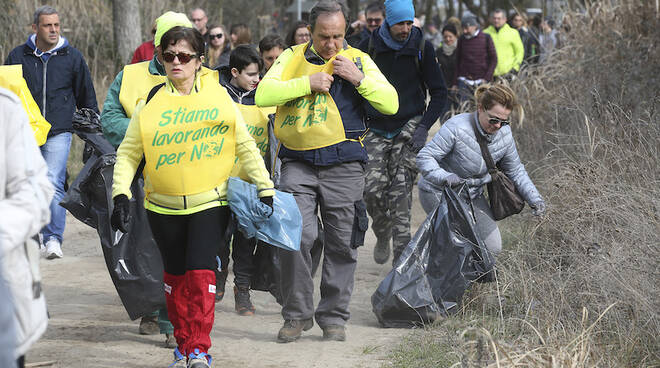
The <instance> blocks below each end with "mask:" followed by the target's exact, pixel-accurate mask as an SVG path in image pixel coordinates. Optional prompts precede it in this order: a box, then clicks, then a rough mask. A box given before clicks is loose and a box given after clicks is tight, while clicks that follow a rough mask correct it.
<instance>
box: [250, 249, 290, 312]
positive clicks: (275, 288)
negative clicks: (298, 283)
mask: <svg viewBox="0 0 660 368" xmlns="http://www.w3.org/2000/svg"><path fill="white" fill-rule="evenodd" d="M253 262H254V263H253V264H254V271H255V272H253V274H252V277H251V279H250V288H251V289H252V290H260V291H268V292H270V294H271V295H272V296H273V297H274V298H275V300H276V301H277V304H279V305H282V303H283V298H282V291H281V290H280V286H279V285H280V259H279V257H278V255H277V248H276V247H274V246H272V245H268V244H265V243H262V242H261V241H258V242H257V248H256V249H255V252H254V258H253Z"/></svg>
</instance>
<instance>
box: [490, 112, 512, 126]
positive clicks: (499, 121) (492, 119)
mask: <svg viewBox="0 0 660 368" xmlns="http://www.w3.org/2000/svg"><path fill="white" fill-rule="evenodd" d="M510 122H511V121H510V120H509V119H504V120H502V119H500V118H496V117H492V116H490V115H488V123H489V124H492V125H495V124H501V125H502V126H505V125H509V123H510Z"/></svg>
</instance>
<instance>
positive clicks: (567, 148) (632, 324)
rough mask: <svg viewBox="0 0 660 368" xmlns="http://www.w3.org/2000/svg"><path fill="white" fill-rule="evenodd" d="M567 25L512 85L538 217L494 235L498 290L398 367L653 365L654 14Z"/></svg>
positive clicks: (613, 15) (478, 293)
mask: <svg viewBox="0 0 660 368" xmlns="http://www.w3.org/2000/svg"><path fill="white" fill-rule="evenodd" d="M567 16H568V17H569V19H570V25H571V31H570V32H569V33H568V34H566V35H565V37H566V38H565V45H566V46H565V47H564V48H562V49H560V50H558V51H557V52H556V53H555V54H553V55H552V56H551V58H550V60H549V62H548V64H547V65H544V66H540V67H536V68H530V69H527V70H526V71H525V72H524V73H523V75H522V78H521V79H519V80H516V81H514V82H512V84H511V85H512V87H513V88H514V89H515V90H516V91H517V92H518V94H519V96H520V97H521V100H522V101H523V103H524V108H525V112H526V114H525V116H526V121H525V122H524V124H516V125H515V126H514V127H513V128H514V135H515V136H516V141H517V143H518V150H519V151H520V153H521V157H522V159H523V161H524V162H525V163H526V167H527V169H528V171H529V172H530V175H531V176H532V178H533V180H534V181H535V183H536V184H537V186H538V187H539V189H540V190H541V192H542V194H543V195H544V197H545V199H546V201H547V202H548V205H549V206H548V213H547V216H546V217H545V218H544V219H543V220H542V221H540V222H539V221H536V220H535V219H533V218H532V216H530V215H529V213H528V212H525V213H524V214H523V216H514V217H513V218H510V219H507V220H505V221H504V222H502V223H501V224H500V229H501V230H502V232H503V238H504V239H503V240H504V244H505V250H504V252H503V253H502V254H501V256H500V257H499V259H498V262H499V273H498V274H499V283H498V284H497V285H475V287H474V288H473V289H472V290H470V292H469V293H468V294H467V295H466V297H465V299H464V302H463V309H462V311H461V312H460V313H459V314H458V315H456V316H454V317H452V318H449V319H446V320H444V321H441V322H439V323H438V325H436V326H434V327H433V328H430V329H429V330H427V331H426V333H425V334H422V336H424V337H423V338H421V337H420V338H418V339H415V340H414V342H413V343H412V344H409V345H404V346H402V347H401V348H400V349H399V350H398V351H397V353H396V354H395V355H393V356H394V361H395V363H394V364H393V365H394V366H397V367H413V366H417V365H423V364H419V362H418V361H416V360H414V359H408V360H406V359H403V358H400V357H405V356H406V354H405V352H406V351H408V349H415V350H419V349H421V347H420V345H425V346H426V347H425V348H424V349H428V348H429V346H434V347H435V348H436V349H437V350H438V351H453V352H454V353H453V354H454V355H458V356H459V357H454V359H453V362H454V364H453V366H455V367H459V366H461V367H521V366H525V367H658V366H660V341H659V336H660V318H659V317H660V315H659V312H658V311H659V310H660V293H659V287H658V281H659V280H660V267H659V263H658V259H659V258H660V170H659V168H660V165H659V163H660V124H659V122H658V110H659V109H660V62H659V60H660V49H659V46H660V20H659V19H660V14H659V13H658V10H657V9H656V7H655V4H654V2H647V1H633V0H613V1H611V2H591V4H590V5H588V6H587V8H586V12H585V13H582V14H579V13H575V12H569V13H568V15H567ZM411 345H415V346H414V348H413V347H412V346H411ZM411 356H413V354H411V355H408V357H411ZM435 366H452V365H451V364H438V365H435Z"/></svg>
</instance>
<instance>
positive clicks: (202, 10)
mask: <svg viewBox="0 0 660 368" xmlns="http://www.w3.org/2000/svg"><path fill="white" fill-rule="evenodd" d="M195 10H199V11H201V12H202V13H204V16H205V17H206V16H207V15H206V10H204V9H202V8H195V9H193V10H191V11H190V14H192V13H193V12H194V11H195Z"/></svg>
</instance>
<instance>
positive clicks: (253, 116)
mask: <svg viewBox="0 0 660 368" xmlns="http://www.w3.org/2000/svg"><path fill="white" fill-rule="evenodd" d="M236 106H238V110H239V111H240V112H241V115H243V120H244V121H245V126H246V127H247V130H248V132H249V133H250V135H251V136H252V138H254V142H255V143H256V144H257V148H258V149H259V152H260V153H261V157H264V156H265V155H266V153H267V152H268V148H269V146H268V116H269V115H270V114H274V113H275V107H258V106H256V105H241V104H236ZM229 176H238V177H239V178H241V179H243V180H245V181H248V182H251V180H250V177H249V176H248V175H247V173H246V172H245V170H243V169H242V167H241V163H240V162H239V161H238V157H237V158H236V159H235V162H234V168H233V169H232V170H231V173H230V174H229Z"/></svg>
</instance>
